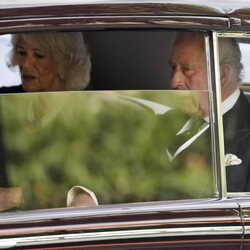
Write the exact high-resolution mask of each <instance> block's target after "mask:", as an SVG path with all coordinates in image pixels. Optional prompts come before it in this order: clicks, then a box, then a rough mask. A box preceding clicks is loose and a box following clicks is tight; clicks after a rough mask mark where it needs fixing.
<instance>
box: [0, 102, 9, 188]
mask: <svg viewBox="0 0 250 250" xmlns="http://www.w3.org/2000/svg"><path fill="white" fill-rule="evenodd" d="M2 107H3V106H2V103H1V102H0V159H1V160H0V186H1V187H5V186H7V185H8V180H7V175H6V155H5V147H4V144H3V140H4V135H3V127H2Z"/></svg>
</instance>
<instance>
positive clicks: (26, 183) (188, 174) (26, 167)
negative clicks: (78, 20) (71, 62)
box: [0, 30, 216, 211]
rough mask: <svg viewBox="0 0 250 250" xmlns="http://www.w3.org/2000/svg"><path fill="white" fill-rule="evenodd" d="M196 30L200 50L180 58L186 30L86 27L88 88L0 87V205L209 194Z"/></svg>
mask: <svg viewBox="0 0 250 250" xmlns="http://www.w3.org/2000/svg"><path fill="white" fill-rule="evenodd" d="M196 33H197V34H196ZM196 33H190V34H191V37H192V38H193V37H194V36H195V37H196V36H197V41H198V43H197V44H194V47H193V48H197V51H198V50H199V51H201V53H200V54H194V53H193V54H190V55H188V57H187V56H186V52H185V51H184V52H185V53H184V52H181V53H179V54H178V53H177V52H179V51H180V48H181V47H178V46H181V43H180V41H185V40H183V39H184V38H182V35H185V36H186V34H179V33H178V32H174V31H165V32H163V31H161V30H159V31H158V32H152V31H148V32H147V31H145V30H142V31H137V32H135V31H124V32H123V31H107V32H104V31H99V32H97V31H95V32H93V31H92V32H91V31H89V32H86V31H84V33H83V34H84V38H85V39H86V41H87V44H88V48H89V51H90V54H91V63H92V71H91V82H90V87H89V89H88V90H86V91H69V92H65V91H63V92H44V93H8V94H6V93H5V94H2V95H1V96H0V104H1V109H0V111H1V112H0V117H1V120H0V125H1V126H0V128H1V130H0V133H1V134H2V136H1V138H2V139H1V141H0V147H1V154H2V157H1V159H2V160H1V171H2V175H1V186H2V193H1V192H0V196H1V195H2V200H4V198H5V197H6V196H8V197H11V198H9V203H5V204H4V205H3V206H2V208H1V210H2V211H6V210H10V209H22V210H26V209H41V208H53V207H65V206H67V205H68V206H71V205H72V206H77V204H80V205H84V206H85V205H86V206H90V205H91V206H94V205H97V204H100V205H103V204H117V203H127V202H143V201H160V200H169V199H171V200H172V199H188V198H204V197H214V193H215V192H216V188H215V185H214V177H213V173H214V170H213V159H212V155H213V154H212V153H211V152H212V151H213V150H212V146H211V126H210V123H211V119H210V116H211V111H210V105H209V101H210V99H211V98H210V97H211V96H212V92H211V90H208V84H207V81H208V76H207V65H206V58H205V45H204V33H201V32H196ZM190 34H188V36H187V38H185V39H190ZM179 35H180V36H179ZM100 37H102V39H100ZM178 39H179V40H178ZM100 41H101V42H100ZM111 41H112V43H111V44H110V42H111ZM176 41H178V42H176ZM101 45H102V46H101ZM174 46H176V47H174ZM177 47H178V49H177ZM181 49H183V48H181ZM187 51H188V52H190V48H188V49H187ZM191 51H192V50H191ZM174 52H175V53H174ZM181 55H185V56H186V57H184V58H182V57H181ZM191 56H192V57H191ZM194 56H195V57H194ZM107 62H109V63H107ZM194 62H197V63H198V64H194ZM200 64H202V66H203V68H202V72H201V70H200V67H199V66H200ZM20 83H21V82H19V83H18V84H20ZM201 84H202V85H201ZM72 187H73V189H72ZM0 191H1V189H0ZM81 194H84V195H86V194H88V198H87V199H89V198H91V199H92V202H90V203H88V202H87V201H86V199H85V198H86V197H85V196H84V197H83V196H81ZM80 196H81V197H80ZM75 197H78V198H79V197H80V198H79V200H77V201H76V200H74V199H75ZM83 200H84V201H83ZM81 201H83V203H81ZM85 202H86V203H85Z"/></svg>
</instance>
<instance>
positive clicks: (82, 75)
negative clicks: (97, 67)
mask: <svg viewBox="0 0 250 250" xmlns="http://www.w3.org/2000/svg"><path fill="white" fill-rule="evenodd" d="M20 39H23V40H24V41H25V42H27V43H28V44H31V45H33V44H34V45H36V46H39V47H40V48H41V49H43V50H44V52H46V53H48V54H49V55H51V56H52V58H53V59H54V61H55V63H56V64H57V66H58V75H59V78H60V79H61V80H62V82H63V83H64V84H65V89H67V90H80V89H84V88H86V86H87V85H88V84H89V82H90V71H91V61H90V54H89V51H88V49H87V46H86V44H85V42H84V38H83V35H82V33H81V32H55V31H48V32H34V33H24V34H13V35H12V37H11V43H12V46H13V49H12V51H11V53H10V58H9V63H8V66H9V67H14V66H18V64H19V62H18V55H17V50H16V47H17V45H18V43H19V41H20Z"/></svg>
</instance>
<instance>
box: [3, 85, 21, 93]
mask: <svg viewBox="0 0 250 250" xmlns="http://www.w3.org/2000/svg"><path fill="white" fill-rule="evenodd" d="M22 92H24V89H23V87H22V85H17V86H10V87H1V88H0V94H7V93H22Z"/></svg>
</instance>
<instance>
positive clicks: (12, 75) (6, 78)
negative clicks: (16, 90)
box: [0, 35, 21, 87]
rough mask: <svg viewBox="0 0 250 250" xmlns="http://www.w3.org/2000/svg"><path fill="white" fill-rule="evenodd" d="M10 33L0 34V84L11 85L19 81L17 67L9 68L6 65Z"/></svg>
mask: <svg viewBox="0 0 250 250" xmlns="http://www.w3.org/2000/svg"><path fill="white" fill-rule="evenodd" d="M10 39H11V35H2V36H0V67H1V82H0V87H2V86H13V85H17V84H19V83H20V82H21V80H20V76H19V72H18V70H17V69H13V70H11V69H9V68H8V66H7V59H8V57H9V52H10V50H11V43H10Z"/></svg>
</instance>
